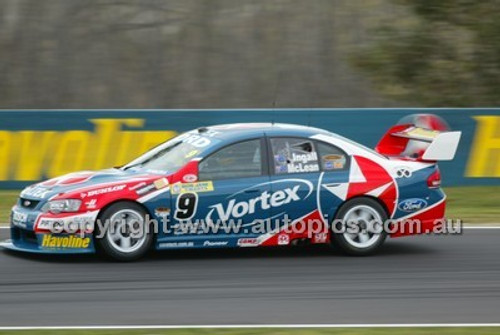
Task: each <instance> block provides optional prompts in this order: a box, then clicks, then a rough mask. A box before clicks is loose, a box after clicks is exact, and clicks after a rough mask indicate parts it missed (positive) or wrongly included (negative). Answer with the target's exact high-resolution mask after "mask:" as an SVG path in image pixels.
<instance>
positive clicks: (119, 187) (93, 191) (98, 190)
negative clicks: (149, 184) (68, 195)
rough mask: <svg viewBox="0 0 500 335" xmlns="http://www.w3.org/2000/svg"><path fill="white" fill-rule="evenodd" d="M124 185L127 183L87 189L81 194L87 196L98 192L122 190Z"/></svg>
mask: <svg viewBox="0 0 500 335" xmlns="http://www.w3.org/2000/svg"><path fill="white" fill-rule="evenodd" d="M125 187H127V185H117V186H110V187H105V188H100V189H97V190H92V191H88V192H87V193H86V194H85V193H82V194H85V195H86V196H87V197H92V196H94V195H99V194H105V193H111V192H118V191H121V190H123V189H124V188H125ZM82 198H85V196H82Z"/></svg>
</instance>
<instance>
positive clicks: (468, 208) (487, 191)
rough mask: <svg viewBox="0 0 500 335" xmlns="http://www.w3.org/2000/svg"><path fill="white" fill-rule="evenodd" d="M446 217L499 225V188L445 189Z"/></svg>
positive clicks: (4, 199)
mask: <svg viewBox="0 0 500 335" xmlns="http://www.w3.org/2000/svg"><path fill="white" fill-rule="evenodd" d="M445 192H446V194H447V195H448V207H447V210H446V216H447V217H448V218H450V219H462V220H463V222H465V223H500V186H471V187H447V188H446V189H445ZM18 196H19V191H0V224H6V223H7V222H8V221H9V214H10V209H11V207H12V206H13V205H14V204H15V202H16V200H17V197H18Z"/></svg>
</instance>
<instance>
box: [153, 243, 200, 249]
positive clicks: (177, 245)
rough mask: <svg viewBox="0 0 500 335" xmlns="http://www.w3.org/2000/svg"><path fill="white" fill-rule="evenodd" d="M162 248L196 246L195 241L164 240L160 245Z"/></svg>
mask: <svg viewBox="0 0 500 335" xmlns="http://www.w3.org/2000/svg"><path fill="white" fill-rule="evenodd" d="M158 247H160V248H191V247H194V243H193V242H163V243H160V244H159V245H158Z"/></svg>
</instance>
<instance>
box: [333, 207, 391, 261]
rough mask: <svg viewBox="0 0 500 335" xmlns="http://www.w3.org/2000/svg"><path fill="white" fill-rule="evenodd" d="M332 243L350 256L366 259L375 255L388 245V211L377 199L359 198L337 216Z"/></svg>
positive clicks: (341, 209)
mask: <svg viewBox="0 0 500 335" xmlns="http://www.w3.org/2000/svg"><path fill="white" fill-rule="evenodd" d="M335 219H336V220H335V221H334V224H335V227H332V228H335V229H334V231H333V232H332V237H333V239H332V243H333V244H335V245H337V246H339V247H340V249H341V250H342V251H343V252H344V253H346V254H349V255H354V256H366V255H371V254H373V253H375V252H376V251H377V250H378V249H379V248H380V246H381V245H382V244H383V243H384V241H385V239H386V237H387V233H386V232H385V231H383V229H382V228H383V224H384V222H385V221H386V220H387V214H386V212H385V210H384V208H383V207H382V206H381V205H380V204H379V203H378V202H377V201H376V200H374V199H370V198H356V199H353V200H350V201H348V202H347V203H345V204H344V205H342V207H341V208H340V209H339V211H338V212H337V215H336V217H335Z"/></svg>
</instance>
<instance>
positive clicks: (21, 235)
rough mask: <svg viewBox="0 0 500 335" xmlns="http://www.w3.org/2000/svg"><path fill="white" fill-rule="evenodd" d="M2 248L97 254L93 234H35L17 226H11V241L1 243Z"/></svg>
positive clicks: (38, 251)
mask: <svg viewBox="0 0 500 335" xmlns="http://www.w3.org/2000/svg"><path fill="white" fill-rule="evenodd" d="M0 248H3V249H8V250H14V251H21V252H30V253H39V254H91V253H95V247H94V239H93V237H92V234H85V235H81V234H65V233H61V234H52V233H45V232H43V233H42V232H40V233H35V232H34V231H33V230H29V229H23V228H20V227H17V226H11V228H10V239H9V240H6V241H3V242H1V243H0Z"/></svg>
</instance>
